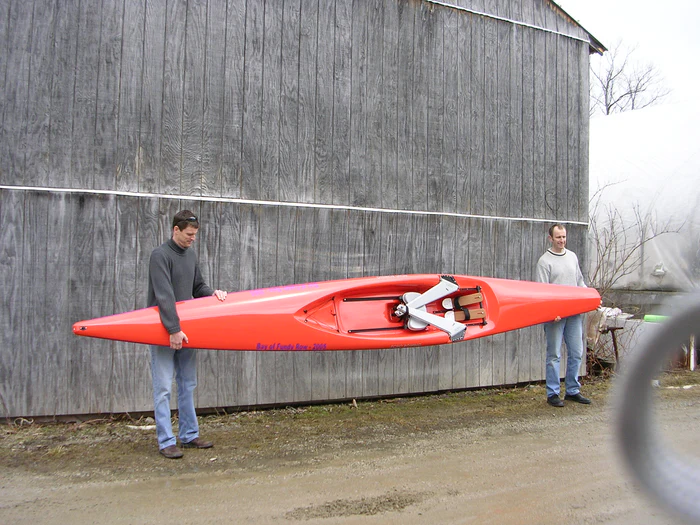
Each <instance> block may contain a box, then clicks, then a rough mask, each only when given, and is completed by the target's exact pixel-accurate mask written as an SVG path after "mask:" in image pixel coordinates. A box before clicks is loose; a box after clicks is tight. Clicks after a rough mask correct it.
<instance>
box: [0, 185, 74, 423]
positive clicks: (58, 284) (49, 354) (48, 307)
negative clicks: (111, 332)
mask: <svg viewBox="0 0 700 525" xmlns="http://www.w3.org/2000/svg"><path fill="white" fill-rule="evenodd" d="M47 197H48V200H49V203H48V209H49V212H50V215H49V220H48V225H47V229H46V239H45V242H46V259H45V263H46V272H47V279H48V276H50V277H51V280H52V281H53V282H54V283H55V284H54V286H52V288H51V293H50V294H45V296H44V301H45V312H46V317H45V318H44V323H45V324H44V326H45V331H44V332H43V334H42V335H43V336H44V337H45V338H46V345H45V347H44V349H43V350H44V352H46V361H45V364H44V366H46V368H47V370H51V371H52V373H51V374H50V375H49V376H48V377H47V378H46V379H47V380H48V381H47V383H46V384H44V385H43V387H42V388H43V390H44V392H45V395H46V396H47V399H46V403H45V405H44V406H43V407H42V410H41V411H40V412H38V413H37V414H36V415H51V416H56V415H64V414H74V413H75V412H73V411H72V410H73V409H74V407H73V400H72V397H73V396H74V395H75V393H74V392H73V391H72V390H71V389H70V388H69V386H68V370H69V367H70V363H71V360H72V358H73V353H74V351H75V350H76V348H77V341H75V339H76V338H75V337H74V336H73V334H72V333H71V332H70V330H66V327H67V326H70V325H71V323H74V322H75V321H78V319H76V318H74V317H72V316H71V314H70V307H68V306H67V305H69V303H70V289H71V279H70V272H71V265H70V261H69V257H70V256H69V253H70V250H71V240H70V236H69V235H66V232H67V231H71V229H72V228H73V227H74V226H75V225H73V224H72V223H71V215H72V213H71V208H72V206H73V204H74V202H75V199H74V198H72V197H71V196H70V195H67V194H63V193H47ZM3 220H4V219H3ZM5 224H9V223H5ZM0 245H3V246H4V245H5V243H4V241H3V242H2V243H0ZM0 260H4V257H0ZM3 274H5V272H4V271H3ZM2 296H3V297H4V296H5V293H4V292H3V294H2ZM18 415H29V414H18Z"/></svg>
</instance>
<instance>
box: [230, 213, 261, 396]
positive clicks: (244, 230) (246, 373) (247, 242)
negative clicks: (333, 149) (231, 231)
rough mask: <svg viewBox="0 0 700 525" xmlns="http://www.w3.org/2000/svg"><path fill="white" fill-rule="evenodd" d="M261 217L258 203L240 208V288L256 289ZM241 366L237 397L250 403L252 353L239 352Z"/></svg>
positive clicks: (254, 379) (254, 364)
mask: <svg viewBox="0 0 700 525" xmlns="http://www.w3.org/2000/svg"><path fill="white" fill-rule="evenodd" d="M260 219H261V209H260V207H258V206H254V205H251V204H244V205H241V207H240V221H241V223H240V224H241V230H240V231H241V236H240V248H239V251H240V288H241V290H253V289H255V288H258V280H257V277H258V265H259V257H260V248H259V246H260ZM239 365H240V369H239V374H240V375H238V376H237V377H236V393H237V395H236V399H237V402H238V403H240V404H242V405H253V404H255V403H256V398H257V389H256V384H257V374H258V372H257V359H256V356H255V352H241V356H240V363H239Z"/></svg>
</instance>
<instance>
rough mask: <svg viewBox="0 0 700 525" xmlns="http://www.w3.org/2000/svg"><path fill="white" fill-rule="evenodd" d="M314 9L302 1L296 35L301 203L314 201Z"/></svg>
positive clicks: (311, 1) (313, 3) (312, 2)
mask: <svg viewBox="0 0 700 525" xmlns="http://www.w3.org/2000/svg"><path fill="white" fill-rule="evenodd" d="M318 9H319V7H318V0H305V1H303V2H302V3H301V15H300V33H299V106H298V110H299V121H298V123H299V127H298V129H297V140H298V149H297V159H298V160H297V170H298V177H299V178H298V184H299V188H298V192H299V197H300V201H301V202H313V199H314V180H315V173H314V146H315V144H316V136H315V135H316V126H315V121H316V110H317V108H316V87H317V86H316V68H317V66H318V64H317V60H318V57H317V54H318Z"/></svg>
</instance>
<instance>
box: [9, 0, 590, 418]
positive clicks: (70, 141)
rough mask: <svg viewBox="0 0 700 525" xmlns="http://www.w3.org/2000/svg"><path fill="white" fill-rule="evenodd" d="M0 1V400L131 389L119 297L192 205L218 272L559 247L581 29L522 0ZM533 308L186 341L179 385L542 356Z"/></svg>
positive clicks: (390, 383) (296, 389) (89, 405)
mask: <svg viewBox="0 0 700 525" xmlns="http://www.w3.org/2000/svg"><path fill="white" fill-rule="evenodd" d="M450 2H452V3H453V5H451V4H449V2H448V3H438V2H433V1H430V0H423V1H420V0H133V1H132V0H130V1H128V2H124V1H122V0H102V1H99V2H98V1H78V0H65V1H61V2H55V1H53V0H7V1H4V2H0V47H1V49H2V52H0V89H2V93H1V94H0V119H1V122H2V127H1V129H0V133H1V135H0V316H1V317H0V416H1V417H4V418H13V417H17V416H32V417H35V416H62V415H75V414H94V413H103V412H138V411H148V410H152V400H151V380H150V371H149V357H148V356H149V353H148V349H147V348H146V347H144V346H138V345H132V344H125V343H114V342H108V341H101V340H89V339H82V338H81V339H78V338H75V337H74V336H73V335H72V333H71V325H72V323H73V322H75V321H77V320H80V319H85V318H92V317H98V316H102V315H108V314H112V313H116V312H120V311H126V310H132V309H135V308H140V307H143V306H145V302H146V301H145V294H146V276H147V266H148V257H149V255H150V252H151V250H152V249H153V248H154V247H155V246H157V245H158V244H160V243H161V242H163V241H164V240H166V239H167V237H168V236H169V232H170V228H169V221H170V219H171V217H172V214H173V213H174V212H175V211H177V210H178V209H181V208H190V209H192V210H194V211H195V212H196V213H197V214H198V215H199V216H200V217H201V220H202V222H203V227H202V229H201V232H200V236H199V239H198V241H197V245H196V246H197V247H196V249H197V250H198V253H199V257H200V262H201V263H202V267H203V271H204V274H205V277H206V279H207V280H208V282H209V283H210V284H212V285H213V286H215V287H218V288H223V289H228V290H241V289H251V288H258V287H265V286H274V285H284V284H289V283H303V282H309V281H316V280H325V279H335V278H346V277H355V276H363V275H387V274H397V273H424V272H435V273H438V272H453V273H459V274H472V275H484V276H495V277H506V278H515V279H531V278H532V277H533V275H534V273H533V269H534V266H535V263H536V261H537V258H538V257H539V255H540V253H541V252H542V251H543V250H544V248H545V241H546V230H547V228H548V226H549V224H550V223H551V222H552V221H559V222H565V223H567V224H568V225H569V245H570V246H571V248H572V249H574V251H577V252H578V253H579V256H580V258H581V259H582V260H583V261H585V244H584V238H585V233H586V228H587V223H588V126H589V124H588V118H589V113H588V67H589V53H591V52H595V51H598V52H600V51H602V49H603V48H602V46H601V45H600V44H599V43H598V42H597V41H596V40H595V39H594V38H593V37H592V36H591V35H590V34H589V33H588V32H587V31H586V30H585V29H584V28H582V27H581V26H580V25H578V24H577V23H576V22H575V21H573V20H572V19H571V18H570V17H569V16H568V15H567V14H566V13H565V12H564V11H562V10H561V9H560V8H559V7H558V6H557V5H556V4H554V3H553V2H551V1H548V0H450ZM541 332H542V330H541V328H538V327H535V328H531V329H527V330H521V331H519V332H513V333H508V334H504V335H500V336H497V337H493V338H487V339H483V340H477V341H472V342H465V343H459V344H454V345H447V346H441V347H431V348H416V349H393V350H390V349H387V350H380V351H352V352H308V353H291V352H269V353H262V352H258V353H256V352H221V351H201V352H200V353H199V357H198V359H199V387H198V393H197V403H198V406H199V407H200V408H207V407H243V406H261V405H286V404H291V403H304V402H311V401H322V400H334V399H348V398H361V397H369V396H384V395H394V394H404V393H420V392H435V391H442V390H452V389H463V388H469V387H477V386H487V385H501V384H513V383H518V382H524V381H533V380H540V379H542V378H543V377H544V364H543V352H544V345H543V338H542V335H541Z"/></svg>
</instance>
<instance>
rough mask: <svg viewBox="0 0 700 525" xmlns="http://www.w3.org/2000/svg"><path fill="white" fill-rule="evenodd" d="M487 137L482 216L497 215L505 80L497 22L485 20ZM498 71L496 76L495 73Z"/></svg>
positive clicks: (485, 117) (485, 116)
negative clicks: (501, 101) (501, 81)
mask: <svg viewBox="0 0 700 525" xmlns="http://www.w3.org/2000/svg"><path fill="white" fill-rule="evenodd" d="M484 71H485V74H484V77H483V78H484V80H483V91H484V93H483V97H484V98H483V100H484V124H483V125H484V134H483V148H484V156H483V168H482V172H483V177H484V204H483V213H484V214H486V215H491V216H494V215H498V193H497V191H498V188H502V184H500V182H499V179H500V176H499V174H498V172H497V170H498V168H499V166H498V159H499V149H498V123H499V120H498V116H499V115H500V114H502V110H501V111H500V112H499V107H498V103H499V92H498V79H499V78H500V79H502V78H503V73H502V72H501V71H500V70H499V69H498V23H497V22H495V21H492V20H486V21H485V23H484ZM494 71H498V74H496V75H494V74H493V72H494Z"/></svg>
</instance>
